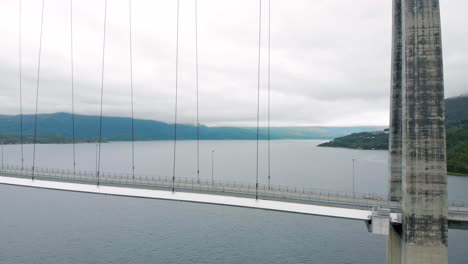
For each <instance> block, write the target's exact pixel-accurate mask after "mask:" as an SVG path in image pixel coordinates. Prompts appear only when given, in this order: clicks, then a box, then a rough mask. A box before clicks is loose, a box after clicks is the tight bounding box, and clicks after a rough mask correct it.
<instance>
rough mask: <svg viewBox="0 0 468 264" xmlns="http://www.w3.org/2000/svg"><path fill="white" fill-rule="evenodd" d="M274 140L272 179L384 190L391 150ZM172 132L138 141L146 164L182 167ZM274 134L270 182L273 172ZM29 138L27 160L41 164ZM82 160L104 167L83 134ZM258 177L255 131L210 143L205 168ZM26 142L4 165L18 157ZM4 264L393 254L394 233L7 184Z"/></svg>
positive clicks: (120, 164) (124, 162) (456, 248)
mask: <svg viewBox="0 0 468 264" xmlns="http://www.w3.org/2000/svg"><path fill="white" fill-rule="evenodd" d="M319 143H320V141H313V140H311V141H273V142H272V143H271V150H272V156H271V159H272V164H271V178H272V184H277V185H289V186H291V187H296V188H302V187H307V188H317V189H326V190H335V191H352V159H353V158H354V159H356V161H355V189H356V191H357V192H374V193H378V194H386V191H387V179H388V174H387V152H386V151H360V150H346V149H334V148H317V147H316V145H317V144H319ZM172 146H173V145H172V142H165V141H163V142H137V143H136V144H135V155H136V164H135V166H136V173H138V174H149V175H161V176H169V175H171V174H172ZM177 146H178V148H177V163H176V164H177V170H176V175H177V177H188V178H190V177H195V176H196V166H197V164H196V142H193V141H181V142H178V145H177ZM266 146H267V145H266V142H261V145H260V147H261V153H260V156H261V159H260V180H261V182H263V183H266V182H267V171H268V170H267V159H266V156H267V155H266V154H267V153H266ZM31 150H32V148H31V146H25V163H26V164H27V166H30V165H31ZM71 150H72V148H71V145H38V146H37V160H36V161H37V166H39V167H55V168H64V169H66V168H72V164H73V163H72V152H71ZM76 150H77V168H78V169H86V170H94V169H95V166H96V162H95V161H96V146H95V144H78V145H77V146H76ZM211 150H214V151H215V152H214V160H215V162H214V177H215V179H216V180H229V181H236V182H243V183H255V164H256V162H255V157H256V145H255V142H253V141H202V142H201V144H200V154H201V157H200V174H201V177H202V178H206V179H211ZM19 153H20V152H19V147H18V146H5V149H4V163H5V164H19V162H20V154H19ZM102 169H103V170H105V171H117V172H129V171H130V170H131V143H128V142H119V143H108V144H104V145H103V148H102ZM467 190H468V178H463V177H449V196H450V199H452V200H464V201H468V191H467ZM0 212H1V213H0V263H8V264H9V263H47V264H59V263H269V264H276V263H278V264H280V263H281V264H283V263H365V264H367V263H369V264H371V263H385V243H386V238H385V237H384V236H377V235H372V234H369V233H368V232H367V229H366V227H365V225H364V224H363V223H361V222H355V221H347V220H340V219H331V218H321V217H313V216H304V215H294V214H285V213H278V212H267V211H259V210H251V209H242V208H230V207H222V206H214V205H201V204H191V203H180V202H168V201H158V200H146V199H135V198H124V197H112V196H99V195H92V194H81V193H71V192H60V191H51V190H39V189H29V188H21V187H13V186H1V185H0ZM449 236H450V240H449V243H450V246H449V255H450V256H449V258H450V263H468V253H466V248H467V247H468V232H464V231H450V232H449Z"/></svg>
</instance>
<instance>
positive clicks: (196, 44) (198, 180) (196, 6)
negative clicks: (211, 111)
mask: <svg viewBox="0 0 468 264" xmlns="http://www.w3.org/2000/svg"><path fill="white" fill-rule="evenodd" d="M195 72H196V79H197V182H198V183H200V118H199V117H200V115H199V93H198V0H195Z"/></svg>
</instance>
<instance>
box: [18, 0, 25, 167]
mask: <svg viewBox="0 0 468 264" xmlns="http://www.w3.org/2000/svg"><path fill="white" fill-rule="evenodd" d="M21 8H22V5H21V0H19V21H18V27H19V30H18V32H19V34H18V37H19V39H18V41H19V105H20V144H21V170H23V169H24V150H23V80H22V79H23V77H22V72H23V66H22V60H21V53H22V47H21V45H22V40H21V34H22V27H21V15H22V14H21V13H22V12H21Z"/></svg>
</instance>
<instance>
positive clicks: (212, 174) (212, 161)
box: [211, 149, 214, 185]
mask: <svg viewBox="0 0 468 264" xmlns="http://www.w3.org/2000/svg"><path fill="white" fill-rule="evenodd" d="M211 185H214V149H212V150H211Z"/></svg>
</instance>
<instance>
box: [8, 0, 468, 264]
mask: <svg viewBox="0 0 468 264" xmlns="http://www.w3.org/2000/svg"><path fill="white" fill-rule="evenodd" d="M104 1H105V8H104V14H103V25H102V26H103V42H102V65H101V74H102V75H101V87H100V88H101V89H100V123H99V135H98V137H97V138H98V154H97V160H96V163H97V165H96V171H82V170H80V169H79V168H78V167H77V166H76V159H75V122H74V119H73V120H72V124H71V129H72V131H73V142H72V145H73V169H71V170H59V169H53V168H40V167H38V166H37V165H36V143H37V142H36V139H37V122H38V120H37V114H38V104H39V94H40V86H41V85H40V84H41V55H42V51H41V50H42V32H43V20H44V2H45V1H44V0H43V1H42V10H41V23H40V39H39V57H38V60H37V79H36V105H35V116H36V119H35V124H34V135H33V138H34V143H33V152H32V155H33V157H32V167H31V168H29V167H28V168H27V167H25V166H24V153H23V123H22V115H23V105H22V104H23V102H22V99H21V98H22V97H21V96H20V101H19V107H20V118H21V121H20V127H19V131H20V133H21V137H20V138H21V143H20V144H21V166H18V167H15V166H8V165H7V166H4V167H3V168H2V170H1V171H0V184H7V185H15V186H23V187H34V188H45V189H53V190H61V191H74V192H86V193H95V194H106V195H117V196H127V197H139V198H150V199H163V200H170V201H184V202H195V203H206V204H216V205H222V206H237V207H245V208H252V209H262V210H273V211H281V212H287V213H299V214H306V215H316V216H324V217H335V218H342V219H349V220H358V221H363V222H364V223H366V224H367V226H368V229H369V231H370V232H372V233H375V234H383V235H388V249H387V252H388V253H387V261H388V263H447V262H448V257H447V247H448V234H447V233H448V228H454V229H464V230H468V204H465V203H464V202H457V201H448V198H447V173H446V151H445V137H444V135H445V123H444V116H445V115H444V106H443V104H444V101H443V100H444V97H443V91H444V85H443V74H442V70H443V69H442V65H443V64H442V60H443V58H442V52H441V49H442V43H441V37H440V34H441V27H440V14H439V13H440V8H439V3H438V2H439V1H437V0H393V47H392V60H393V62H392V84H391V88H392V93H391V94H392V95H391V124H390V150H389V152H390V179H389V182H390V192H389V195H388V196H385V197H383V196H377V195H373V194H362V193H355V192H353V193H340V192H333V191H314V190H307V189H297V188H289V187H277V186H274V185H273V184H272V183H271V180H272V179H271V173H270V153H271V150H270V144H269V142H270V133H269V128H270V49H271V48H270V16H269V14H270V1H268V39H267V42H268V46H267V55H268V65H267V68H268V78H267V83H268V184H259V166H258V163H259V144H258V142H259V127H260V126H259V124H260V114H259V112H260V72H261V63H260V57H261V55H260V54H261V52H262V50H263V49H262V45H261V44H262V39H261V37H262V23H261V22H262V0H259V2H258V3H259V7H258V10H259V13H258V65H257V70H258V71H257V97H256V99H257V113H256V122H257V148H256V165H257V166H256V174H255V176H256V178H255V184H254V185H245V184H244V185H243V184H235V183H227V182H218V181H216V182H215V181H206V180H203V179H200V166H199V163H200V161H199V152H200V151H199V140H200V135H199V125H200V121H199V92H198V91H199V79H198V72H199V69H198V22H197V21H198V20H197V19H198V16H197V14H198V12H197V0H195V21H194V30H195V35H196V38H195V39H196V41H195V49H196V63H195V65H196V66H195V67H196V69H195V70H196V73H197V74H196V81H195V85H196V88H197V89H196V90H197V95H196V97H197V106H196V116H197V121H196V122H197V171H196V175H197V177H195V178H182V177H180V176H179V175H177V173H176V169H177V162H176V152H177V124H178V108H179V106H178V100H177V99H178V85H179V67H178V65H179V5H180V4H179V1H178V0H177V10H175V14H176V20H177V24H176V26H177V27H176V32H177V33H176V36H175V37H176V47H175V50H176V56H175V65H176V67H175V79H174V81H175V83H174V92H175V97H174V98H175V105H174V141H173V153H172V154H173V160H172V162H173V163H172V175H171V176H169V177H154V176H150V177H147V176H144V177H143V176H140V175H137V174H135V165H134V164H135V148H134V145H133V143H134V141H135V136H134V124H133V118H134V100H133V67H132V64H133V56H132V54H133V51H132V9H131V7H132V5H131V0H129V7H128V11H129V25H130V27H129V29H130V30H129V32H128V34H129V41H130V43H129V44H130V45H129V46H130V50H129V54H130V61H129V65H130V76H131V82H130V90H131V117H132V124H131V134H132V135H131V138H132V168H131V170H130V171H131V172H130V173H129V174H117V173H106V172H103V171H102V170H101V144H102V141H103V135H102V116H103V100H104V96H105V92H104V91H105V89H104V88H105V85H104V72H105V65H106V64H105V62H106V58H105V50H106V27H107V0H104ZM19 5H20V8H19V10H20V13H19V46H20V47H21V0H19ZM73 30H74V29H73V0H70V39H71V41H70V43H71V46H70V56H71V65H70V71H71V73H72V75H71V76H72V77H71V90H72V98H71V110H72V113H73V115H74V114H75V108H74V105H75V99H74V96H73V95H74V89H75V88H74V85H73V84H74V77H73V71H74V70H73V67H74V64H73V63H74V55H73V54H74V47H73ZM21 56H22V54H21V48H20V54H19V61H20V74H19V83H20V85H19V90H20V95H21V94H22V90H21V89H22V84H21V80H22V77H21Z"/></svg>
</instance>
